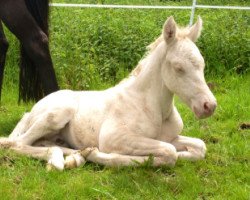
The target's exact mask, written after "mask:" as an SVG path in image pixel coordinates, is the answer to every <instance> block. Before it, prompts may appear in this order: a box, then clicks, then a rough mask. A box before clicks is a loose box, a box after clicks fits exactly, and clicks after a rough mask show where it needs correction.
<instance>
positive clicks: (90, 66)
mask: <svg viewBox="0 0 250 200" xmlns="http://www.w3.org/2000/svg"><path fill="white" fill-rule="evenodd" d="M197 14H200V15H201V17H202V18H203V20H204V30H203V33H202V36H201V38H200V40H199V41H198V46H199V47H200V49H201V52H202V54H203V55H204V57H205V61H206V65H207V68H206V73H207V74H217V75H224V74H226V73H228V72H235V71H236V72H238V73H246V72H248V71H249V58H250V50H249V35H250V30H249V28H248V27H249V19H250V13H249V11H232V10H230V11H224V10H223V11H222V10H198V11H197ZM170 15H173V16H174V17H175V19H176V21H177V22H178V23H179V24H181V25H182V26H184V25H186V24H188V22H189V15H190V11H188V10H184V11H183V10H124V9H77V8H75V9H69V8H52V9H51V30H50V32H51V38H50V41H51V42H50V46H51V53H52V57H53V61H54V65H55V69H56V73H57V77H58V79H59V82H60V85H61V87H62V88H71V89H85V90H86V89H87V90H88V89H102V88H106V87H108V86H110V85H114V84H115V83H117V82H118V81H120V80H121V79H122V78H123V77H124V76H126V75H127V74H128V72H129V71H131V69H132V68H133V67H134V66H136V64H137V63H138V61H139V60H140V59H141V58H142V56H143V55H144V53H145V51H146V50H145V48H146V46H147V45H148V44H150V43H151V42H152V41H153V40H154V39H155V38H156V37H157V36H158V35H159V34H161V28H162V25H163V23H164V21H165V20H166V18H167V17H168V16H170ZM7 36H8V39H9V41H10V44H11V48H10V51H9V52H8V58H7V66H6V76H5V84H6V83H8V84H9V85H16V84H17V81H18V67H17V65H18V64H17V62H18V56H17V52H18V45H17V44H18V43H17V41H16V40H15V39H14V38H13V36H12V35H11V34H10V33H9V32H7Z"/></svg>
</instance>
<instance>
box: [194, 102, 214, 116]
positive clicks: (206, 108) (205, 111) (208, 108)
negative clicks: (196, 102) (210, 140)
mask: <svg viewBox="0 0 250 200" xmlns="http://www.w3.org/2000/svg"><path fill="white" fill-rule="evenodd" d="M216 106H217V104H216V102H213V103H211V102H209V103H208V102H205V103H204V104H203V106H201V107H200V108H197V107H196V106H193V108H192V110H193V112H194V114H195V116H196V117H197V118H198V119H205V118H207V117H210V116H211V115H213V114H214V111H215V109H216Z"/></svg>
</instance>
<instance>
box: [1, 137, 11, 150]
mask: <svg viewBox="0 0 250 200" xmlns="http://www.w3.org/2000/svg"><path fill="white" fill-rule="evenodd" d="M13 146H14V142H13V141H12V140H11V139H9V138H6V137H2V138H0V149H9V148H10V147H13Z"/></svg>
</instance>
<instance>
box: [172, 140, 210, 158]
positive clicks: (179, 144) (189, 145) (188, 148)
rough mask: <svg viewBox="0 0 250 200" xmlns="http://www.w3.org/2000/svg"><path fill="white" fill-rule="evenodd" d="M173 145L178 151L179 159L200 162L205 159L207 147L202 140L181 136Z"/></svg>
mask: <svg viewBox="0 0 250 200" xmlns="http://www.w3.org/2000/svg"><path fill="white" fill-rule="evenodd" d="M171 144H173V145H174V146H175V148H176V149H177V151H178V152H177V154H178V158H181V159H187V160H200V159H203V158H204V157H205V153H206V145H205V143H204V142H203V141H202V140H201V139H198V138H191V137H186V136H181V135H179V136H178V137H177V138H176V139H174V140H173V141H172V142H171Z"/></svg>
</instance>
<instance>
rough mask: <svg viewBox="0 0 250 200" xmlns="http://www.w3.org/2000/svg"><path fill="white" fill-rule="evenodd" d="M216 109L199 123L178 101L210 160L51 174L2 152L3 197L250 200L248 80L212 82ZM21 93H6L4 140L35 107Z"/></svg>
mask: <svg viewBox="0 0 250 200" xmlns="http://www.w3.org/2000/svg"><path fill="white" fill-rule="evenodd" d="M209 82H213V83H214V84H215V85H216V86H215V89H214V93H215V95H216V97H217V100H218V108H217V110H216V113H215V115H214V116H213V117H211V118H209V119H206V120H196V119H195V117H194V116H193V114H192V113H191V111H190V110H189V109H188V108H187V107H186V106H185V105H183V104H182V103H180V102H179V100H178V99H177V106H178V108H179V110H180V112H181V114H182V117H183V120H184V124H185V128H184V132H183V134H185V135H189V136H193V137H199V138H201V139H203V140H204V141H205V142H206V144H207V147H208V152H207V156H206V159H205V160H203V161H198V162H188V161H178V162H177V165H176V166H175V167H174V168H171V169H170V168H167V167H161V168H152V167H147V166H144V167H141V168H132V167H131V168H106V167H102V166H98V165H96V164H91V163H89V164H87V165H85V166H83V167H81V168H78V169H73V170H66V171H64V172H47V171H46V170H45V165H46V163H44V162H42V161H38V160H35V159H31V158H28V157H25V156H19V155H17V154H15V153H13V152H11V151H6V150H0V177H1V178H0V194H1V199H218V200H220V199H237V200H238V199H242V200H243V199H249V189H250V188H249V180H250V176H249V175H250V174H249V159H250V157H249V150H250V149H249V142H250V140H249V135H250V131H249V130H240V129H239V125H240V124H241V123H242V122H249V119H250V105H249V100H250V95H249V94H250V76H249V75H248V76H247V75H245V76H226V77H222V78H210V80H209ZM16 99H17V90H16V89H12V90H10V89H8V91H7V89H5V90H4V95H3V102H2V106H1V107H0V135H1V136H6V135H8V134H9V133H10V132H11V130H12V129H13V128H14V126H15V124H16V122H17V121H18V120H19V119H20V117H21V116H22V114H23V113H24V112H25V111H28V110H29V109H30V108H31V106H32V105H17V103H16Z"/></svg>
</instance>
